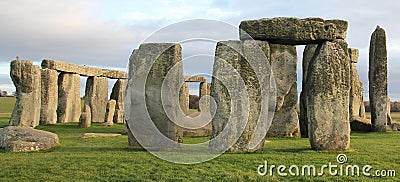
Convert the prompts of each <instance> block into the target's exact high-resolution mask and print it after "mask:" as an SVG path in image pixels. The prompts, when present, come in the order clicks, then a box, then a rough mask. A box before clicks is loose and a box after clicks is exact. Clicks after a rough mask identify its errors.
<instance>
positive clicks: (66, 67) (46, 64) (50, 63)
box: [42, 59, 128, 79]
mask: <svg viewBox="0 0 400 182" xmlns="http://www.w3.org/2000/svg"><path fill="white" fill-rule="evenodd" d="M42 68H43V69H44V68H48V69H53V70H57V71H60V72H67V73H75V74H79V75H82V76H88V77H91V76H97V77H107V78H113V79H126V78H127V77H128V76H127V74H126V72H123V71H117V70H107V69H100V68H95V67H90V66H80V65H76V64H72V63H68V62H62V61H56V60H46V59H45V60H43V61H42Z"/></svg>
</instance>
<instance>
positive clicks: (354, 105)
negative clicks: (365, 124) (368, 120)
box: [349, 48, 365, 121]
mask: <svg viewBox="0 0 400 182" xmlns="http://www.w3.org/2000/svg"><path fill="white" fill-rule="evenodd" d="M358 54H359V53H358V49H353V48H349V57H350V62H351V65H350V84H351V89H350V108H349V109H350V121H353V120H354V119H356V118H365V108H364V107H365V106H364V88H363V85H362V83H361V81H360V79H359V77H358V72H357V66H356V64H357V62H358Z"/></svg>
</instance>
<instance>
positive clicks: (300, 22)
mask: <svg viewBox="0 0 400 182" xmlns="http://www.w3.org/2000/svg"><path fill="white" fill-rule="evenodd" d="M347 24H348V23H347V22H346V21H343V20H328V21H326V20H323V19H319V18H306V19H298V18H263V19H259V20H246V21H242V22H241V23H240V26H239V28H240V40H249V39H254V40H266V41H268V42H270V43H273V44H289V45H301V44H304V45H307V44H318V43H323V42H324V41H333V40H335V39H337V38H338V39H345V38H346V32H347Z"/></svg>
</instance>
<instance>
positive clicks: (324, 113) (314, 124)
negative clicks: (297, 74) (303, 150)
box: [306, 41, 350, 150]
mask: <svg viewBox="0 0 400 182" xmlns="http://www.w3.org/2000/svg"><path fill="white" fill-rule="evenodd" d="M316 50H317V52H316V55H315V56H314V57H313V59H312V61H311V62H310V63H309V64H310V65H309V69H308V71H307V80H306V97H307V101H306V102H307V115H308V123H309V128H308V132H309V140H310V144H311V148H312V149H314V150H346V149H349V147H350V122H349V98H350V95H349V94H350V60H349V57H348V54H347V46H346V43H345V42H344V41H340V42H325V43H323V44H321V45H319V46H318V47H317V49H316Z"/></svg>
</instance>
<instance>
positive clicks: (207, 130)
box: [180, 112, 212, 137]
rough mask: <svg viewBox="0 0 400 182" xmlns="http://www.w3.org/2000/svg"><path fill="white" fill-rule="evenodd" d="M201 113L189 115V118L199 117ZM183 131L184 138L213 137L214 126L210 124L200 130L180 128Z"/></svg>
mask: <svg viewBox="0 0 400 182" xmlns="http://www.w3.org/2000/svg"><path fill="white" fill-rule="evenodd" d="M199 114H200V113H199V112H197V113H191V114H190V115H188V116H189V117H192V118H194V117H197V116H198V115H199ZM180 129H181V130H183V136H185V137H206V136H211V133H212V125H211V122H209V123H208V124H207V125H206V126H204V127H201V128H198V129H188V128H180Z"/></svg>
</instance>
